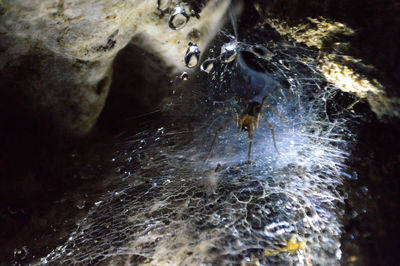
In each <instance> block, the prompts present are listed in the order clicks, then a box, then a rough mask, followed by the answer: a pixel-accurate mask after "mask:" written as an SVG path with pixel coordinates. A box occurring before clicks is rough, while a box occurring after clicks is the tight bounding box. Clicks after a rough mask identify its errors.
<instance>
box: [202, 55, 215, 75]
mask: <svg viewBox="0 0 400 266" xmlns="http://www.w3.org/2000/svg"><path fill="white" fill-rule="evenodd" d="M214 62H215V59H214V58H209V59H207V60H204V62H203V63H202V64H201V66H200V69H201V71H204V72H206V73H210V72H211V70H212V69H213V68H214Z"/></svg>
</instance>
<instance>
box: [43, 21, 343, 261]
mask: <svg viewBox="0 0 400 266" xmlns="http://www.w3.org/2000/svg"><path fill="white" fill-rule="evenodd" d="M253 31H254V32H253V35H252V36H249V38H248V39H247V40H245V41H243V42H238V41H235V47H236V48H237V49H232V50H231V51H235V54H236V55H235V57H234V58H233V59H232V60H230V58H232V56H228V55H227V56H226V57H225V55H221V54H220V55H215V59H210V60H212V64H213V67H211V68H210V67H209V65H205V66H203V65H204V63H205V62H203V64H202V66H201V68H202V69H203V71H205V70H208V71H205V72H199V74H201V75H197V76H198V78H197V79H192V77H194V78H195V76H196V75H191V76H190V78H189V79H188V80H187V81H185V83H184V84H175V88H176V92H175V94H174V95H173V96H171V97H169V98H167V99H166V100H165V104H164V105H163V106H164V111H163V113H164V117H165V119H164V121H163V122H164V125H165V126H164V127H163V128H162V130H160V129H152V126H151V124H150V125H149V129H148V130H145V131H143V132H141V133H139V134H137V135H136V136H132V137H131V138H130V140H129V141H126V143H125V145H124V146H123V147H122V148H121V151H120V154H119V156H117V157H116V160H117V161H119V163H120V165H119V169H123V170H122V173H123V174H121V176H120V178H119V179H118V181H117V182H116V184H113V185H114V187H116V188H115V189H113V190H111V191H110V192H108V193H107V194H105V195H104V196H103V197H102V199H101V204H98V205H97V206H94V207H93V208H92V209H91V210H90V212H89V214H88V215H87V217H85V218H84V219H82V220H81V221H80V222H79V224H78V227H77V229H76V230H75V231H74V232H73V233H72V234H71V235H70V237H69V239H68V240H67V241H66V242H65V243H64V244H62V245H60V246H59V247H58V248H56V249H55V250H53V251H52V252H51V253H50V254H49V255H48V256H46V257H45V258H42V259H41V261H40V263H41V264H50V265H59V264H73V263H78V264H96V263H102V264H111V265H115V264H119V263H126V264H132V265H185V264H186V265H200V264H203V265H204V264H207V265H227V264H240V263H243V264H246V263H247V264H250V265H253V264H254V265H256V264H261V265H282V264H284V265H287V264H299V265H311V264H320V265H331V264H337V263H338V260H339V259H340V257H341V251H340V241H339V240H340V234H341V230H340V226H341V225H340V222H339V221H340V217H341V215H342V214H343V211H342V210H341V208H340V204H342V203H343V201H344V196H343V195H342V193H341V182H342V177H341V174H340V173H341V172H342V169H343V168H345V167H346V165H345V163H346V159H347V157H348V156H349V154H348V149H349V143H348V141H347V140H348V139H349V136H351V132H348V131H347V130H346V127H345V123H346V122H347V121H348V118H347V114H346V113H344V112H342V110H340V109H339V111H336V112H335V113H330V112H329V111H328V108H327V107H328V105H330V104H334V103H333V101H331V99H332V97H333V96H334V95H335V94H336V93H337V89H336V88H335V87H334V86H333V85H331V84H329V83H328V82H326V80H325V79H324V78H323V76H322V75H321V74H319V72H318V71H317V70H316V58H317V54H318V53H317V51H316V50H313V49H311V48H305V47H301V46H294V45H292V44H290V43H288V42H287V41H285V40H283V39H277V37H276V36H275V37H274V36H272V37H271V32H269V31H268V30H266V29H265V28H256V29H254V30H253ZM260 36H262V37H261V40H260ZM269 37H271V39H272V40H274V41H275V42H276V44H277V45H276V47H275V48H274V49H271V50H270V49H267V48H265V47H264V46H263V45H264V43H263V41H265V42H266V41H267V40H270V39H269ZM215 46H216V47H217V48H218V47H221V46H222V47H224V46H225V48H227V46H226V44H220V43H216V44H215ZM262 47H263V48H264V49H263V48H262ZM225 48H224V49H221V51H222V53H224V52H225V51H227V49H225ZM214 50H216V51H219V50H218V49H214ZM228 50H229V49H228ZM226 58H228V62H230V64H227V60H226ZM301 58H307V59H308V60H307V61H306V63H305V61H304V60H301ZM206 62H207V61H206ZM208 63H211V62H208ZM211 69H212V70H213V71H211ZM249 76H250V77H251V90H250V96H249V98H250V99H251V100H254V101H260V98H262V97H263V96H264V95H265V94H267V93H269V92H271V91H272V90H273V88H274V87H277V86H278V87H279V88H280V89H279V90H278V91H277V92H276V93H274V94H273V95H272V96H271V98H270V99H269V101H268V104H270V105H271V106H272V107H273V108H275V109H276V110H277V112H278V113H279V114H281V115H282V116H284V117H285V118H286V119H287V120H288V122H287V123H284V122H283V121H281V120H280V119H279V118H277V117H276V116H275V115H274V114H273V113H272V112H270V111H268V110H265V112H264V114H265V116H266V117H267V118H268V120H269V121H270V122H271V124H272V125H273V127H274V129H275V136H276V142H277V146H278V147H279V150H280V155H278V154H277V153H276V151H275V149H274V148H273V147H274V145H273V141H272V138H271V134H270V132H269V129H268V126H267V125H265V124H262V125H260V128H259V129H258V130H257V131H256V133H255V136H254V149H253V156H252V158H253V163H252V165H251V167H250V172H249V174H248V175H246V174H245V172H246V171H245V168H246V167H245V162H246V159H247V157H246V156H247V141H248V140H247V136H246V135H245V134H239V135H237V134H236V124H235V123H234V122H232V123H231V124H227V126H226V127H225V128H224V130H223V131H222V132H221V134H220V135H219V137H218V139H217V141H216V145H215V148H214V150H213V152H212V154H211V156H210V158H209V160H208V161H207V163H206V164H205V165H204V166H203V164H202V161H203V158H204V155H205V153H206V151H207V149H208V148H209V145H210V142H211V139H212V136H213V135H214V134H215V131H216V129H217V128H218V127H220V123H221V122H222V121H224V120H225V119H226V117H227V115H226V114H225V111H224V110H225V109H226V108H230V107H235V108H239V109H243V108H244V103H243V101H239V100H237V99H236V98H238V97H239V98H240V97H246V96H248V92H247V91H246V88H247V85H248V84H247V83H248V77H249ZM183 85H184V87H181V86H183ZM128 157H129V158H131V159H130V160H129V161H127V160H126V158H128Z"/></svg>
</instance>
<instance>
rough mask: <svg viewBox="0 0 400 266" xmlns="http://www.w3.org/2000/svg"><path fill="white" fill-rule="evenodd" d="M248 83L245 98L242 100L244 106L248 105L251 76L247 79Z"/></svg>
mask: <svg viewBox="0 0 400 266" xmlns="http://www.w3.org/2000/svg"><path fill="white" fill-rule="evenodd" d="M248 83H249V85H247V89H246V93H247V94H246V98H245V99H244V103H245V104H246V105H248V104H249V100H250V94H251V76H249V78H248Z"/></svg>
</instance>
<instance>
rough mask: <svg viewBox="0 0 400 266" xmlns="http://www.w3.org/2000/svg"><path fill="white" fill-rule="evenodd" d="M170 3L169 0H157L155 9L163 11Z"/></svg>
mask: <svg viewBox="0 0 400 266" xmlns="http://www.w3.org/2000/svg"><path fill="white" fill-rule="evenodd" d="M170 4H171V0H158V1H157V9H158V10H160V11H165V10H167V8H168V7H169V5H170Z"/></svg>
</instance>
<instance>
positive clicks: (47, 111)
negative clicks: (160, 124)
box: [0, 0, 230, 136]
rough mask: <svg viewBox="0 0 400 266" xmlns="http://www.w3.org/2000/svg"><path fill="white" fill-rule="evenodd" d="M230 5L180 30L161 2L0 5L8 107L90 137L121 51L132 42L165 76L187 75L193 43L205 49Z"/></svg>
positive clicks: (0, 71)
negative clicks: (187, 55) (187, 59)
mask: <svg viewBox="0 0 400 266" xmlns="http://www.w3.org/2000/svg"><path fill="white" fill-rule="evenodd" d="M177 3H178V1H172V5H176V4H177ZM229 3H230V1H216V0H213V1H208V2H207V5H202V10H201V13H200V17H199V18H195V17H190V19H189V21H188V23H187V25H186V26H185V27H184V28H182V29H180V30H173V29H171V28H170V27H169V26H168V20H169V17H170V15H169V14H170V13H169V12H170V11H171V10H170V9H168V10H166V11H165V12H161V11H159V10H158V9H157V1H155V0H154V1H153V0H152V1H142V0H129V1H124V0H102V1H98V0H88V1H76V0H59V1H55V0H32V1H25V0H4V1H0V14H1V19H0V78H1V80H2V84H1V86H0V96H1V99H2V103H1V105H3V108H4V110H7V112H8V113H12V114H15V113H17V115H16V117H24V118H26V117H33V118H34V119H36V120H38V121H41V123H43V124H46V126H47V127H48V128H50V129H51V130H56V131H59V132H61V133H62V134H66V135H73V136H82V135H85V134H87V133H88V132H90V130H91V129H92V128H93V127H94V125H95V123H96V120H97V118H98V117H99V114H100V112H101V111H102V109H103V106H104V103H105V101H106V99H107V95H108V92H109V88H110V84H111V80H112V63H113V59H114V58H115V56H116V55H117V53H118V52H119V51H120V50H121V49H123V48H124V47H126V45H127V44H128V43H129V42H131V40H132V42H134V43H135V44H136V46H139V47H141V48H143V49H144V50H146V51H147V52H148V53H151V54H153V55H155V56H154V58H157V60H158V61H159V62H157V63H158V64H159V65H161V66H162V67H160V68H161V69H163V71H164V72H165V73H167V74H172V73H175V72H177V71H181V70H182V69H183V68H185V66H184V62H183V58H184V55H185V52H186V50H187V44H188V42H190V41H192V42H196V43H197V44H198V46H199V48H200V50H202V49H203V50H204V49H205V47H206V46H207V44H208V42H209V41H210V40H211V39H212V37H213V36H214V35H215V33H216V32H217V30H218V25H219V24H220V23H221V22H222V18H223V15H224V13H225V11H226V9H227V8H228V6H229ZM183 6H184V5H183ZM184 7H185V6H184ZM187 8H188V7H187ZM134 71H136V70H135V69H132V72H134ZM135 89H137V88H132V91H135ZM43 121H44V122H43Z"/></svg>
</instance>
